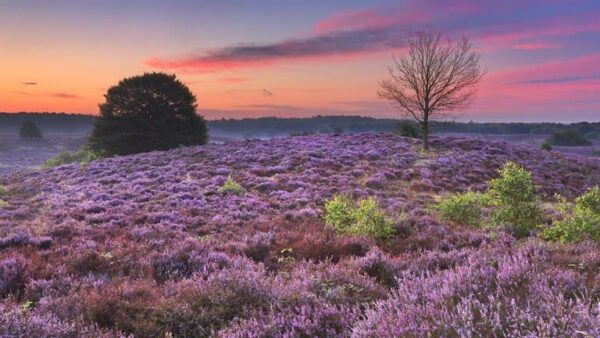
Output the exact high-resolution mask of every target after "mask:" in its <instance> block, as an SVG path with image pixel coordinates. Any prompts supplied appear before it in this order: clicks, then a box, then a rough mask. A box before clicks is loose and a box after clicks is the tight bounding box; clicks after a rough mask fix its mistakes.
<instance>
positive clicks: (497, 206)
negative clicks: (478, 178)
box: [486, 162, 540, 236]
mask: <svg viewBox="0 0 600 338" xmlns="http://www.w3.org/2000/svg"><path fill="white" fill-rule="evenodd" d="M486 194H487V198H488V200H489V202H490V204H491V206H492V207H493V210H492V213H491V222H492V224H493V225H504V226H508V227H509V228H511V229H512V230H513V231H514V233H515V234H516V235H517V236H526V235H527V234H528V233H529V231H530V230H532V229H533V228H535V227H536V226H537V225H538V224H539V222H540V210H539V208H538V203H537V199H536V197H535V185H534V183H533V179H532V178H531V173H530V172H529V171H527V170H525V169H524V168H523V167H521V166H520V165H518V164H516V163H514V162H507V163H506V164H505V165H504V167H502V169H501V170H500V177H498V178H495V179H493V180H491V181H490V187H489V189H488V191H487V193H486Z"/></svg>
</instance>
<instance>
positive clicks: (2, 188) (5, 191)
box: [0, 184, 8, 196]
mask: <svg viewBox="0 0 600 338" xmlns="http://www.w3.org/2000/svg"><path fill="white" fill-rule="evenodd" d="M5 195H8V188H6V187H5V186H3V185H1V184H0V196H5Z"/></svg>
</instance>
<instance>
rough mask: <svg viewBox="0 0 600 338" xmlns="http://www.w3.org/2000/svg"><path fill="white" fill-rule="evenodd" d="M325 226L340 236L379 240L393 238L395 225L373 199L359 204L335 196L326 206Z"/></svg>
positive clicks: (342, 196)
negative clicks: (360, 236) (365, 237)
mask: <svg viewBox="0 0 600 338" xmlns="http://www.w3.org/2000/svg"><path fill="white" fill-rule="evenodd" d="M325 224H326V225H327V226H329V227H331V228H333V229H334V230H335V231H336V232H337V233H338V234H350V235H366V236H369V237H372V238H374V239H377V240H385V239H388V238H390V237H392V236H393V234H394V231H395V229H394V223H393V222H392V221H391V220H390V219H388V217H387V216H386V215H385V213H384V212H383V211H382V210H381V209H380V208H379V205H378V203H377V200H375V198H373V197H369V198H367V199H363V200H361V201H359V202H358V206H357V205H356V203H354V201H353V200H352V199H350V198H349V197H348V196H345V195H335V196H334V197H333V199H331V200H329V201H328V202H327V203H326V204H325Z"/></svg>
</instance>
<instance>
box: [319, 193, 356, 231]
mask: <svg viewBox="0 0 600 338" xmlns="http://www.w3.org/2000/svg"><path fill="white" fill-rule="evenodd" d="M354 209H355V206H354V202H353V201H352V199H350V197H348V196H346V195H335V196H333V198H332V199H331V200H329V201H327V202H326V203H325V224H326V225H327V226H329V227H331V228H333V229H335V231H336V232H337V233H339V234H348V233H350V228H351V227H352V225H353V224H354V222H355V221H356V219H355V215H354Z"/></svg>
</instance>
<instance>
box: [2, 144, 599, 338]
mask: <svg viewBox="0 0 600 338" xmlns="http://www.w3.org/2000/svg"><path fill="white" fill-rule="evenodd" d="M419 145H420V141H418V140H414V139H408V138H402V137H398V136H393V135H368V134H359V135H342V136H333V135H318V136H303V137H293V138H284V139H273V140H269V141H258V140H252V141H239V142H232V143H226V144H222V145H207V146H199V147H188V148H180V149H176V150H171V151H167V152H151V153H145V154H139V155H134V156H128V157H115V158H108V159H104V160H99V161H93V162H90V163H89V164H88V165H86V166H81V165H79V164H70V165H64V166H59V167H54V168H50V169H45V170H38V171H21V172H16V173H12V174H9V175H4V176H0V186H3V187H5V188H6V193H4V194H3V195H2V197H1V198H2V200H3V201H5V202H6V203H5V204H2V205H0V312H1V313H2V315H1V316H0V332H1V334H0V336H8V337H13V336H15V337H24V336H41V337H44V336H48V337H63V336H65V337H79V336H83V337H109V336H110V337H112V336H119V335H120V336H129V335H134V336H136V337H146V336H165V334H172V335H173V336H216V337H297V336H310V337H313V336H316V337H375V336H379V337H386V336H389V337H396V336H427V335H430V336H464V337H471V336H499V337H502V336H505V337H509V336H532V337H533V336H576V335H581V336H600V331H599V330H598V328H599V327H600V303H599V300H600V297H599V294H600V264H598V262H600V245H599V244H596V243H591V242H582V243H579V244H560V243H546V242H543V241H541V240H539V239H537V238H534V237H530V238H526V239H521V240H517V239H515V238H513V237H512V236H511V235H510V234H509V233H506V232H504V231H503V230H501V229H489V228H472V227H469V226H467V225H464V226H463V225H459V224H456V223H453V222H446V221H442V220H440V217H439V215H438V214H437V211H436V210H435V209H434V208H432V205H434V204H435V203H437V202H438V201H439V200H440V199H441V198H442V197H444V196H447V195H449V194H451V193H458V192H465V191H468V190H469V189H471V190H473V191H483V190H485V189H486V188H487V187H488V186H487V182H488V181H489V180H490V179H493V178H495V177H497V173H498V169H499V168H501V167H502V165H503V164H504V163H505V162H507V161H514V162H516V163H519V164H520V165H522V166H523V167H524V168H526V169H527V170H529V171H531V173H532V178H533V181H534V183H535V184H536V193H537V195H538V196H539V198H540V199H541V201H542V202H543V203H545V204H547V205H550V206H552V205H553V204H552V203H554V202H556V201H555V199H554V197H553V196H554V194H555V193H560V194H561V195H562V196H565V197H567V198H570V199H572V198H574V197H576V196H579V195H582V194H583V193H584V192H585V191H586V190H587V189H588V188H589V187H592V186H596V185H600V160H598V159H594V158H584V157H579V156H577V155H566V154H561V153H557V152H546V151H543V150H539V149H536V148H534V147H528V146H524V145H523V146H521V145H511V144H508V143H504V142H498V141H489V140H478V139H468V138H458V137H449V138H435V137H434V138H432V141H431V147H432V151H431V152H430V153H422V152H419V148H418V147H419ZM229 177H232V178H233V179H234V180H235V182H237V183H238V184H239V185H240V187H241V188H242V190H241V191H243V193H240V194H228V193H223V191H222V187H223V185H224V184H225V182H227V180H228V178H229ZM336 194H344V195H347V196H349V197H351V198H353V199H354V200H361V199H366V198H369V197H373V198H375V199H376V201H377V202H378V205H379V207H380V208H381V210H382V211H383V212H385V214H386V215H387V217H389V218H390V219H391V220H393V222H394V230H395V231H394V236H393V237H392V238H390V239H388V240H385V241H375V240H373V239H371V238H368V237H361V236H352V235H338V234H336V233H335V232H333V230H332V229H331V228H329V227H326V226H325V223H324V221H323V216H324V205H325V202H326V201H327V200H329V199H331V198H332V197H333V196H334V195H336ZM544 212H545V214H544V222H545V225H548V226H549V225H550V223H551V220H548V219H547V218H548V214H552V212H551V210H546V209H545V211H544ZM400 216H402V217H400Z"/></svg>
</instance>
